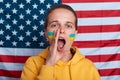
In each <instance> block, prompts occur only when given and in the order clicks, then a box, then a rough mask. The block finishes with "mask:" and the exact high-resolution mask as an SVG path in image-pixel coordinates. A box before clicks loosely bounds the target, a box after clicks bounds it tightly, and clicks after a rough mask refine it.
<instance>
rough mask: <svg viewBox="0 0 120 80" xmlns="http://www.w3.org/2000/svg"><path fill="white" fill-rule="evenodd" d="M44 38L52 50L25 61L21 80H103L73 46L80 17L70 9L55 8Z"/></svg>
mask: <svg viewBox="0 0 120 80" xmlns="http://www.w3.org/2000/svg"><path fill="white" fill-rule="evenodd" d="M45 35H46V37H47V38H48V41H49V43H50V46H49V47H47V48H46V49H45V50H43V51H42V52H41V53H39V54H38V55H37V56H31V57H30V58H28V60H27V61H26V63H25V65H24V67H23V70H22V74H21V80H100V76H99V73H98V71H97V69H96V67H95V65H94V64H93V63H92V61H90V60H89V59H87V58H85V56H84V55H82V54H81V53H80V51H79V50H78V48H77V47H75V46H72V43H73V42H74V39H75V36H76V35H77V16H76V14H75V11H74V10H73V9H72V8H71V7H70V6H68V5H65V4H60V5H56V6H54V7H52V8H51V9H50V10H49V11H48V13H47V16H46V21H45Z"/></svg>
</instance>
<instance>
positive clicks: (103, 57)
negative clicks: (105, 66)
mask: <svg viewBox="0 0 120 80" xmlns="http://www.w3.org/2000/svg"><path fill="white" fill-rule="evenodd" d="M86 58H88V59H90V60H92V61H93V62H108V61H117V60H120V53H115V54H107V55H87V56H86Z"/></svg>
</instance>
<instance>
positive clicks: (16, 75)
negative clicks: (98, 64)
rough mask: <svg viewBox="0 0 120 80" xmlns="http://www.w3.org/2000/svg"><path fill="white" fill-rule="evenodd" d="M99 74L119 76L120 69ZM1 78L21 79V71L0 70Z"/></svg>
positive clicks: (101, 70) (102, 70) (106, 70)
mask: <svg viewBox="0 0 120 80" xmlns="http://www.w3.org/2000/svg"><path fill="white" fill-rule="evenodd" d="M99 73H100V76H112V75H119V74H120V68H115V69H100V70H99ZM0 76H6V77H14V78H20V76H21V71H13V70H12V71H8V70H1V69H0Z"/></svg>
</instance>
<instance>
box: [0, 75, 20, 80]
mask: <svg viewBox="0 0 120 80" xmlns="http://www.w3.org/2000/svg"><path fill="white" fill-rule="evenodd" d="M0 80H20V78H11V77H5V76H0Z"/></svg>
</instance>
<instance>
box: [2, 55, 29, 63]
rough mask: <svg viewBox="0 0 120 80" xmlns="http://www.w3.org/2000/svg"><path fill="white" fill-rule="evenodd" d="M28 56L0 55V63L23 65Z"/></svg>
mask: <svg viewBox="0 0 120 80" xmlns="http://www.w3.org/2000/svg"><path fill="white" fill-rule="evenodd" d="M28 57H29V56H11V55H0V62H12V63H25V61H26V60H27V58H28Z"/></svg>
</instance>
